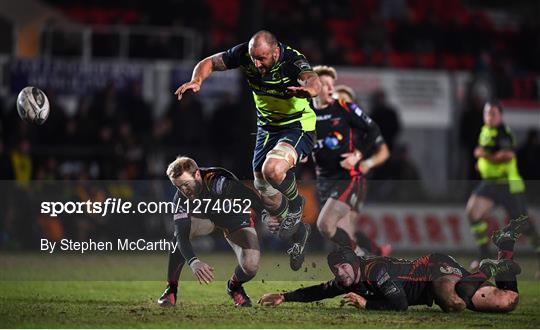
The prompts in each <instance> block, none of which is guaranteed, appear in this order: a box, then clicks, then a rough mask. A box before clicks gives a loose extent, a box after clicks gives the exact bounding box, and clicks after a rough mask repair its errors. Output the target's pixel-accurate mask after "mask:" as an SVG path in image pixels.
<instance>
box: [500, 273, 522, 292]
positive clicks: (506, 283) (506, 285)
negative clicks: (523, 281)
mask: <svg viewBox="0 0 540 330" xmlns="http://www.w3.org/2000/svg"><path fill="white" fill-rule="evenodd" d="M505 277H509V275H506V276H505ZM495 285H497V288H499V289H501V290H510V291H514V292H515V293H519V291H518V285H517V278H516V276H515V275H511V277H510V278H505V279H499V278H495Z"/></svg>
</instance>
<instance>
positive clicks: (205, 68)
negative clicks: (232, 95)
mask: <svg viewBox="0 0 540 330" xmlns="http://www.w3.org/2000/svg"><path fill="white" fill-rule="evenodd" d="M223 54H224V52H221V53H217V54H214V55H212V56H209V57H207V58H205V59H204V60H202V61H200V62H199V63H197V65H195V68H194V69H193V74H192V75H191V81H189V82H187V83H185V84H183V85H182V86H180V87H178V89H177V90H176V91H175V92H174V94H175V95H177V96H178V101H180V100H181V99H182V95H183V94H184V93H185V92H187V91H189V90H191V91H193V92H194V93H197V92H198V91H199V90H200V89H201V85H202V83H203V81H204V80H206V78H208V77H209V76H210V75H211V74H212V72H214V71H225V70H227V66H226V65H225V63H224V62H223Z"/></svg>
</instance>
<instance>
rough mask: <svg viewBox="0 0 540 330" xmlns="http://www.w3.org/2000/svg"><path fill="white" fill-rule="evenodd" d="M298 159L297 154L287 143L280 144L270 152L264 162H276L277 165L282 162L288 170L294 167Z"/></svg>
mask: <svg viewBox="0 0 540 330" xmlns="http://www.w3.org/2000/svg"><path fill="white" fill-rule="evenodd" d="M297 159H298V154H297V153H296V150H295V149H294V147H293V146H291V145H290V144H288V143H283V142H280V143H278V144H277V145H276V146H275V147H274V149H272V150H270V151H269V152H268V154H267V155H266V161H272V160H277V161H278V162H279V163H283V161H284V162H285V163H286V164H287V165H288V168H287V170H288V169H289V168H291V167H294V166H295V165H296V161H297Z"/></svg>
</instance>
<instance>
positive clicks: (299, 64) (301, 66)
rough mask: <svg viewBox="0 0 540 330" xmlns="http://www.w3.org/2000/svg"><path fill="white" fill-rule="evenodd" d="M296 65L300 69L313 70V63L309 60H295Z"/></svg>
mask: <svg viewBox="0 0 540 330" xmlns="http://www.w3.org/2000/svg"><path fill="white" fill-rule="evenodd" d="M294 65H296V66H297V67H298V68H299V69H300V71H311V65H309V63H308V61H306V60H304V59H301V60H297V61H296V62H294Z"/></svg>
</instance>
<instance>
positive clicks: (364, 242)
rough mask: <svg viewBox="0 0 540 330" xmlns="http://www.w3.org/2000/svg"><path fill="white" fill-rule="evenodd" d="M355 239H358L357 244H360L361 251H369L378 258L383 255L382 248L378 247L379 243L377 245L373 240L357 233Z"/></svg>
mask: <svg viewBox="0 0 540 330" xmlns="http://www.w3.org/2000/svg"><path fill="white" fill-rule="evenodd" d="M355 237H356V244H358V246H359V247H360V248H361V249H363V250H365V251H367V252H368V253H369V254H373V255H376V256H380V255H381V253H382V252H381V248H380V247H379V246H378V245H377V243H375V242H374V241H373V240H371V239H370V238H369V237H367V236H366V235H365V234H364V233H362V232H357V233H356V234H355Z"/></svg>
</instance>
